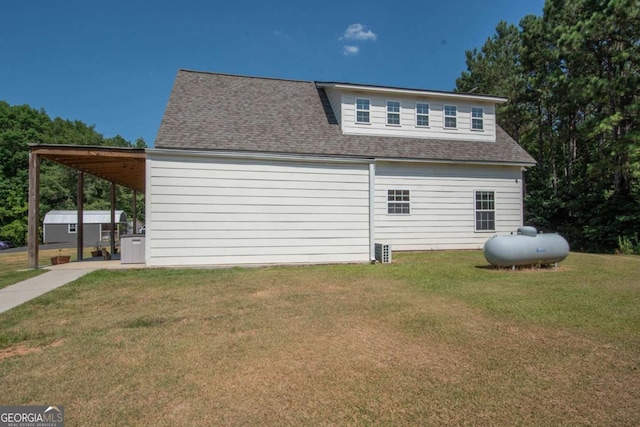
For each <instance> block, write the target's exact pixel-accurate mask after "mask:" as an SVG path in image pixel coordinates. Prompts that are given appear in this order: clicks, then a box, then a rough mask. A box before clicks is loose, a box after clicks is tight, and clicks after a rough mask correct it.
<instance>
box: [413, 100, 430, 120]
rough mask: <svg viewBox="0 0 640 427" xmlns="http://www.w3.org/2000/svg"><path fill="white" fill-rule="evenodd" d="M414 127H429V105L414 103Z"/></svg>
mask: <svg viewBox="0 0 640 427" xmlns="http://www.w3.org/2000/svg"><path fill="white" fill-rule="evenodd" d="M416 126H429V104H426V103H424V102H416Z"/></svg>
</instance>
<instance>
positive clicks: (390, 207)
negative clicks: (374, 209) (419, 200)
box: [387, 190, 411, 215]
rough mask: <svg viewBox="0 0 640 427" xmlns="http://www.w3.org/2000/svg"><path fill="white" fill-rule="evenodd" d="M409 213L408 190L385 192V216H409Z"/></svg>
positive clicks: (409, 194)
mask: <svg viewBox="0 0 640 427" xmlns="http://www.w3.org/2000/svg"><path fill="white" fill-rule="evenodd" d="M410 213H411V191H410V190H387V214H389V215H409V214H410Z"/></svg>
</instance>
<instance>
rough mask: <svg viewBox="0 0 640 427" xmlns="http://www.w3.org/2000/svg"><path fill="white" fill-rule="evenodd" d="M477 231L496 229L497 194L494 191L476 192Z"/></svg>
mask: <svg viewBox="0 0 640 427" xmlns="http://www.w3.org/2000/svg"><path fill="white" fill-rule="evenodd" d="M475 202H476V205H475V211H476V231H495V229H496V194H495V192H494V191H476V192H475Z"/></svg>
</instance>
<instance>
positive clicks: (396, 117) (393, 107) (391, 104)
mask: <svg viewBox="0 0 640 427" xmlns="http://www.w3.org/2000/svg"><path fill="white" fill-rule="evenodd" d="M387 124H388V125H396V126H399V125H400V102H398V101H387Z"/></svg>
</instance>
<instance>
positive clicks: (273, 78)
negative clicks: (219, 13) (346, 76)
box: [178, 68, 315, 83]
mask: <svg viewBox="0 0 640 427" xmlns="http://www.w3.org/2000/svg"><path fill="white" fill-rule="evenodd" d="M180 72H187V73H196V74H209V75H214V76H226V77H241V78H244V79H259V80H276V81H281V82H295V83H315V81H314V80H300V79H285V78H279V77H265V76H251V75H247V74H232V73H220V72H216V71H201V70H191V69H188V68H179V69H178V73H180Z"/></svg>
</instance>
